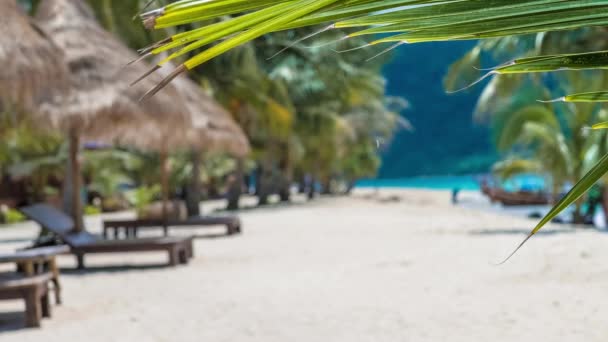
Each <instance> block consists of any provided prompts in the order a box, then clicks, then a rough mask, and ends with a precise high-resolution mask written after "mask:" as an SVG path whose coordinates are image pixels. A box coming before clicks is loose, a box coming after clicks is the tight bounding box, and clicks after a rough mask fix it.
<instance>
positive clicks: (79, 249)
mask: <svg viewBox="0 0 608 342" xmlns="http://www.w3.org/2000/svg"><path fill="white" fill-rule="evenodd" d="M19 210H20V211H21V212H22V213H23V214H24V215H25V216H27V217H28V218H29V219H31V220H33V221H35V222H37V223H38V224H40V225H41V226H42V227H44V228H46V229H48V230H49V231H51V232H53V233H55V234H57V235H58V236H59V237H60V238H61V240H62V241H63V242H65V243H66V244H67V245H68V246H70V252H71V253H72V254H74V255H75V256H76V258H77V262H78V268H79V269H83V268H85V265H84V256H85V255H86V254H93V253H125V252H153V251H166V252H167V253H168V254H169V265H170V266H176V265H177V264H179V263H182V264H186V263H188V260H189V259H190V258H191V257H192V256H193V247H192V238H191V237H188V238H177V237H173V238H170V237H165V238H152V239H130V240H104V239H101V238H98V237H96V236H95V235H93V234H91V233H89V232H86V231H82V232H74V231H73V228H74V222H73V220H72V218H71V217H69V216H68V215H66V214H65V213H63V212H61V211H59V210H57V209H55V208H54V207H52V206H50V205H47V204H36V205H32V206H29V207H22V208H20V209H19Z"/></svg>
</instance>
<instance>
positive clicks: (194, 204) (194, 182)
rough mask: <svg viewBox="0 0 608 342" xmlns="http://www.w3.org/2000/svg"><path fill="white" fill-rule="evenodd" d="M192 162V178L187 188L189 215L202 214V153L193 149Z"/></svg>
mask: <svg viewBox="0 0 608 342" xmlns="http://www.w3.org/2000/svg"><path fill="white" fill-rule="evenodd" d="M190 161H191V162H192V178H191V179H190V185H189V186H188V188H187V189H186V210H187V212H188V217H192V216H200V215H201V209H200V203H201V154H200V152H196V151H193V152H192V153H191V156H190Z"/></svg>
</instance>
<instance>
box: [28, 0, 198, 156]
mask: <svg viewBox="0 0 608 342" xmlns="http://www.w3.org/2000/svg"><path fill="white" fill-rule="evenodd" d="M36 19H37V21H38V23H39V24H40V26H41V27H42V28H43V29H44V30H45V31H46V32H47V33H48V34H49V35H50V36H52V37H53V40H54V41H55V43H56V44H57V45H58V46H59V47H60V48H61V49H62V50H63V52H64V54H65V58H66V61H67V65H68V68H69V72H70V94H69V96H67V97H66V98H65V99H64V100H63V102H62V103H59V104H57V105H56V106H55V107H54V108H53V110H49V111H48V112H49V113H50V118H51V120H52V122H53V123H54V126H55V127H59V128H61V129H64V130H68V131H71V130H77V131H78V132H80V134H82V135H84V136H86V137H89V138H96V139H102V140H114V139H118V140H120V141H125V142H128V141H129V139H130V137H132V139H133V140H134V141H136V142H137V145H138V146H139V147H142V148H147V147H148V146H147V145H148V144H150V145H153V144H154V143H155V142H156V141H157V140H158V139H159V136H161V135H172V136H175V137H179V136H180V135H181V134H180V131H181V130H183V129H186V128H187V127H188V126H189V120H190V117H189V115H190V114H189V111H188V109H187V108H186V107H185V106H184V105H183V104H182V101H180V97H179V94H178V92H177V90H176V88H175V87H173V86H168V87H167V89H166V90H165V91H163V92H161V93H159V94H158V95H159V96H157V97H155V98H151V99H150V100H148V101H144V102H140V101H139V100H140V99H141V97H142V96H143V95H144V94H145V93H146V91H147V90H148V89H149V88H150V86H151V85H153V83H155V82H160V81H161V80H162V78H161V77H160V76H157V75H151V76H150V77H148V78H146V79H144V80H142V81H141V82H139V83H137V84H135V85H133V86H132V85H131V83H132V82H133V81H135V80H136V79H137V77H138V76H139V75H141V74H142V73H144V72H145V71H147V70H148V68H149V66H148V65H146V64H144V63H141V64H137V65H132V66H129V67H125V65H126V63H128V62H129V61H130V60H133V59H136V58H137V54H135V53H134V52H133V51H131V50H130V49H129V48H128V47H126V46H125V45H124V44H123V43H122V42H120V41H119V40H118V39H116V38H115V37H114V36H112V35H111V34H110V33H108V32H106V31H105V30H103V28H102V27H101V26H100V25H99V24H98V23H97V21H96V19H95V16H94V14H93V11H92V10H91V8H90V7H89V6H88V5H87V4H85V2H84V1H82V0H44V1H42V2H41V3H40V5H39V8H38V12H37V13H36ZM142 123H146V124H148V125H150V127H154V129H149V130H146V131H145V133H144V132H142V131H140V130H139V129H138V127H139V126H140V125H141V124H142ZM150 147H152V146H150Z"/></svg>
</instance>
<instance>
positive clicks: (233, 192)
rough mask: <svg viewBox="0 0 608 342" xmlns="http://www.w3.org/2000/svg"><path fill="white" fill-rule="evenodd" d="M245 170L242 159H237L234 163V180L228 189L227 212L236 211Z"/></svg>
mask: <svg viewBox="0 0 608 342" xmlns="http://www.w3.org/2000/svg"><path fill="white" fill-rule="evenodd" d="M244 169H245V163H244V161H243V158H238V159H237V161H236V170H235V172H234V179H233V182H232V184H230V188H229V189H228V206H227V207H226V209H228V210H238V209H239V200H240V199H241V192H242V189H243V174H244Z"/></svg>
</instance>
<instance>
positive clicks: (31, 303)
mask: <svg viewBox="0 0 608 342" xmlns="http://www.w3.org/2000/svg"><path fill="white" fill-rule="evenodd" d="M41 318H42V308H41V307H40V301H39V298H38V293H37V290H36V289H28V290H27V291H26V293H25V326H26V327H28V328H37V327H40V320H41Z"/></svg>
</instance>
